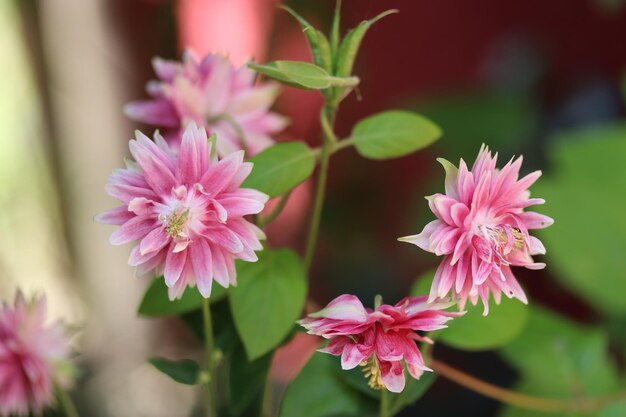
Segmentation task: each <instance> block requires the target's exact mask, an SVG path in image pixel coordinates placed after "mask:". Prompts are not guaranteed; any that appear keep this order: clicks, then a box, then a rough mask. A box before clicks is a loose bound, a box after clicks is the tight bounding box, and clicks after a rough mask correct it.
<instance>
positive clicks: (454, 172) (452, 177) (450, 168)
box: [437, 158, 459, 200]
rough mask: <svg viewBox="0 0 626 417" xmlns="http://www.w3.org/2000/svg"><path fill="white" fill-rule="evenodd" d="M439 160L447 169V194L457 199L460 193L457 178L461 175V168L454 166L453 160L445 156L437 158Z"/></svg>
mask: <svg viewBox="0 0 626 417" xmlns="http://www.w3.org/2000/svg"><path fill="white" fill-rule="evenodd" d="M437 162H439V163H440V164H441V165H442V166H443V169H444V170H445V171H446V180H445V190H446V195H448V196H450V197H452V198H454V199H455V200H458V199H459V193H458V189H457V179H458V175H459V169H458V168H457V167H456V166H454V165H453V164H452V163H451V162H449V161H447V160H445V159H443V158H437Z"/></svg>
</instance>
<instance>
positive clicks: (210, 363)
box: [202, 298, 217, 417]
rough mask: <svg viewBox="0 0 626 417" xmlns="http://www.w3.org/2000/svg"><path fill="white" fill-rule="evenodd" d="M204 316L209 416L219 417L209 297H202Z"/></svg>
mask: <svg viewBox="0 0 626 417" xmlns="http://www.w3.org/2000/svg"><path fill="white" fill-rule="evenodd" d="M202 317H203V319H204V340H205V345H206V346H205V348H206V359H207V372H208V373H209V383H208V385H207V394H208V395H207V407H208V411H209V417H217V402H216V400H217V396H216V389H215V388H216V387H215V382H216V380H217V378H216V375H215V355H214V345H213V322H212V321H211V307H210V305H209V299H208V298H203V299H202Z"/></svg>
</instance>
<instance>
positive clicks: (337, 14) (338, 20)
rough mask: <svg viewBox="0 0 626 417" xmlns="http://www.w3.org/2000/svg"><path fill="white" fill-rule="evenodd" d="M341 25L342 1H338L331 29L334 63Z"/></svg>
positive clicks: (331, 47)
mask: <svg viewBox="0 0 626 417" xmlns="http://www.w3.org/2000/svg"><path fill="white" fill-rule="evenodd" d="M340 23H341V0H336V3H335V12H334V13H333V25H332V26H331V28H330V49H331V53H332V56H333V61H334V59H335V57H336V55H337V50H338V49H339V26H340Z"/></svg>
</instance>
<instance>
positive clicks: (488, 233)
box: [474, 224, 526, 264]
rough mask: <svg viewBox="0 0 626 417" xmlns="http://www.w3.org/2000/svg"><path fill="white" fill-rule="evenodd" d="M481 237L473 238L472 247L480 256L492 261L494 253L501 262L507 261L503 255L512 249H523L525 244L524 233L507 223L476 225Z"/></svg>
mask: <svg viewBox="0 0 626 417" xmlns="http://www.w3.org/2000/svg"><path fill="white" fill-rule="evenodd" d="M478 230H479V231H480V234H481V236H482V239H480V238H478V237H476V238H475V239H474V247H475V248H476V249H477V250H478V252H479V254H480V255H481V258H483V259H484V260H488V261H489V262H491V261H492V256H493V255H495V256H496V257H497V258H498V259H499V260H500V261H501V262H502V263H505V264H506V263H508V262H507V260H506V259H505V257H506V256H507V255H508V254H510V253H511V252H512V251H513V250H523V249H524V246H525V245H526V237H525V235H524V233H523V232H522V231H521V230H520V229H518V228H516V227H513V226H510V225H508V224H504V225H502V224H499V225H495V226H484V225H481V226H479V227H478Z"/></svg>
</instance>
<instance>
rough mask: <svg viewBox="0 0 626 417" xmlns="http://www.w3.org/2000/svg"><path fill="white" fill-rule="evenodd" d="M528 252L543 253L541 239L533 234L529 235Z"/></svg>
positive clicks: (544, 252)
mask: <svg viewBox="0 0 626 417" xmlns="http://www.w3.org/2000/svg"><path fill="white" fill-rule="evenodd" d="M530 254H531V255H545V254H546V247H545V246H543V243H541V240H539V239H537V238H536V237H534V236H530Z"/></svg>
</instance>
